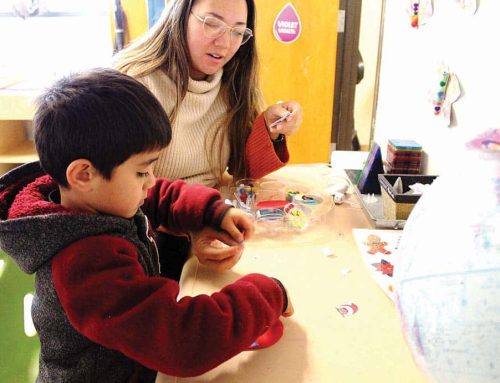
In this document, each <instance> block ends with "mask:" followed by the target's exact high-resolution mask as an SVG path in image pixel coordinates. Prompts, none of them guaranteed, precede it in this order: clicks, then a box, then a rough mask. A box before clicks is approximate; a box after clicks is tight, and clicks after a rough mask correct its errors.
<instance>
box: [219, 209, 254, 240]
mask: <svg viewBox="0 0 500 383" xmlns="http://www.w3.org/2000/svg"><path fill="white" fill-rule="evenodd" d="M220 227H221V229H223V230H225V231H226V232H227V233H228V234H229V235H230V236H231V238H232V239H233V240H235V241H236V242H238V243H240V244H242V243H243V241H245V240H247V239H249V238H251V236H252V235H253V232H254V222H253V218H252V217H250V216H249V215H248V214H247V213H245V212H244V211H242V210H240V209H236V208H231V209H228V210H227V212H226V215H225V216H224V218H223V219H222V222H221V224H220Z"/></svg>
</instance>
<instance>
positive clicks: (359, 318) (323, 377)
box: [156, 164, 425, 383]
mask: <svg viewBox="0 0 500 383" xmlns="http://www.w3.org/2000/svg"><path fill="white" fill-rule="evenodd" d="M332 174H333V173H332V171H331V169H330V168H329V167H328V166H327V165H326V164H310V165H288V166H287V167H285V168H283V169H280V170H279V171H277V172H275V173H273V174H271V175H270V176H268V177H266V178H270V179H278V180H280V181H290V182H293V183H296V182H306V183H307V184H308V185H310V186H314V187H315V188H317V189H318V190H319V188H323V187H325V186H326V185H328V183H329V182H331V180H332ZM333 176H338V175H337V174H333ZM356 198H357V197H356V196H355V195H354V194H352V195H350V196H349V199H348V201H347V202H348V203H344V204H342V205H336V206H335V207H334V208H333V209H332V210H330V211H329V212H327V213H326V214H325V215H324V216H323V217H321V218H320V219H319V220H318V223H317V224H316V225H313V226H312V227H310V228H309V229H307V231H305V232H303V233H298V234H297V233H295V234H294V233H290V234H288V235H282V236H281V237H280V238H273V237H266V236H265V235H260V236H259V237H257V238H254V239H252V240H250V241H248V242H247V243H246V245H245V246H246V248H245V252H244V254H243V256H242V258H241V260H240V262H239V263H238V264H237V265H236V266H235V267H234V268H233V269H232V270H230V271H227V272H224V273H217V272H213V271H211V270H209V269H207V268H206V267H204V266H203V265H201V264H199V263H198V260H197V258H196V257H191V258H190V259H189V260H188V262H187V264H186V266H185V268H184V270H183V274H182V277H181V282H180V283H181V292H180V294H181V296H186V295H197V294H201V293H211V292H214V291H217V290H220V289H221V288H222V287H223V286H225V285H227V284H229V283H231V282H232V281H234V280H236V279H237V278H238V277H240V276H242V275H244V274H248V273H250V272H259V273H263V274H266V275H269V276H274V277H276V278H278V279H280V280H281V281H282V282H283V283H284V285H285V286H286V287H287V289H288V293H289V295H290V299H291V300H292V302H293V305H294V308H295V314H294V315H293V316H292V317H290V318H283V319H282V321H283V323H284V325H285V333H284V335H283V338H282V339H281V340H280V341H279V342H278V343H277V344H275V345H274V346H272V347H270V348H268V349H262V350H258V351H246V352H243V353H240V354H239V355H237V356H235V357H234V358H232V359H231V360H229V361H227V362H225V363H223V364H222V365H220V366H218V367H217V368H215V369H213V370H211V371H209V372H207V373H205V374H203V375H201V376H198V377H193V378H176V377H171V376H167V375H164V374H161V373H160V374H158V377H157V380H156V382H157V383H174V382H175V383H187V382H189V383H201V382H204V383H208V382H212V383H213V382H217V383H304V382H311V383H334V382H341V383H349V382H353V383H363V382H368V383H372V382H374V383H376V382H383V383H389V382H395V383H396V382H397V383H400V382H405V383H413V382H425V378H424V375H423V374H422V373H421V372H420V370H419V369H418V367H417V366H416V365H415V363H414V361H413V358H412V356H411V353H410V350H409V349H408V347H407V346H406V343H405V341H404V338H403V334H402V332H401V327H400V323H399V319H398V317H397V313H396V310H395V307H394V305H393V303H392V301H391V300H390V299H389V298H388V297H387V296H386V295H385V294H384V293H383V291H382V289H381V288H380V287H379V286H378V285H377V284H376V282H375V281H374V280H373V279H372V278H371V277H370V275H369V272H368V270H367V267H366V266H365V264H364V263H363V260H362V257H361V255H360V254H359V252H358V250H357V247H356V244H355V242H354V240H353V237H352V234H351V230H352V228H371V223H370V221H368V219H367V218H366V215H365V214H364V213H363V211H362V210H361V209H360V206H359V204H358V203H357V202H356ZM349 202H354V203H349ZM325 248H327V249H330V250H331V251H332V252H333V256H326V255H325V253H324V250H325ZM345 270H350V272H349V273H345ZM343 271H344V272H343ZM351 302H353V303H355V304H356V305H357V306H358V307H359V311H358V312H357V313H356V314H354V315H352V316H345V317H344V316H342V315H341V314H340V313H339V312H338V311H337V309H336V307H338V306H339V305H342V304H345V303H351Z"/></svg>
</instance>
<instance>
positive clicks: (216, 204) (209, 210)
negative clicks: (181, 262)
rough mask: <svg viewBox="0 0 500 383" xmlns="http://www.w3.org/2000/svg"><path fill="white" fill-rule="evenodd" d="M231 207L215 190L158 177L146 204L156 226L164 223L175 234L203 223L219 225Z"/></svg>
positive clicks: (153, 224)
mask: <svg viewBox="0 0 500 383" xmlns="http://www.w3.org/2000/svg"><path fill="white" fill-rule="evenodd" d="M228 208H229V205H226V204H225V203H224V202H223V201H222V200H221V198H220V193H219V192H218V191H217V190H215V189H212V188H209V187H207V186H203V185H190V184H187V183H185V182H184V181H182V180H177V181H174V182H171V181H168V180H166V179H164V178H158V179H157V180H156V184H155V185H154V186H153V187H152V188H151V189H149V190H148V196H147V198H146V200H145V201H144V205H143V206H142V209H143V211H144V213H145V214H146V216H147V217H148V218H149V220H150V221H151V224H152V227H153V228H154V229H156V228H157V227H158V226H160V225H163V226H165V227H166V228H167V229H168V230H169V231H171V232H172V233H176V232H186V231H189V230H199V229H201V228H202V227H203V226H212V227H215V228H219V227H220V223H221V221H222V218H223V217H224V215H225V213H226V211H227V209H228Z"/></svg>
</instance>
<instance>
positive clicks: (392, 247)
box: [352, 229, 403, 300]
mask: <svg viewBox="0 0 500 383" xmlns="http://www.w3.org/2000/svg"><path fill="white" fill-rule="evenodd" d="M352 233H353V236H354V239H355V241H356V244H357V246H358V249H359V251H360V253H361V255H362V256H363V260H364V263H365V265H366V266H367V268H368V271H369V272H370V275H371V276H372V277H373V279H374V280H375V282H377V284H378V285H379V286H380V287H381V288H382V290H383V291H384V293H385V294H386V295H387V296H388V297H389V298H391V299H392V300H394V291H393V290H394V288H393V278H392V276H393V274H394V267H396V266H397V250H398V247H399V241H400V240H401V236H402V235H403V232H402V231H401V230H372V229H353V230H352ZM375 238H377V243H378V246H379V247H380V245H382V244H384V245H383V246H382V247H381V249H383V250H384V251H385V253H384V252H379V251H376V252H373V251H371V250H372V245H371V244H372V242H373V240H374V239H375ZM368 239H371V241H370V240H368Z"/></svg>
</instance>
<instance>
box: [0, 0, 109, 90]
mask: <svg viewBox="0 0 500 383" xmlns="http://www.w3.org/2000/svg"><path fill="white" fill-rule="evenodd" d="M110 10H111V4H110V3H109V2H108V1H103V0H7V1H5V0H2V1H0V36H2V38H1V39H0V53H1V55H0V87H1V86H2V82H1V80H2V79H4V82H5V81H6V80H5V79H10V83H16V82H17V83H18V84H17V87H21V88H34V89H38V88H40V87H43V86H44V85H46V84H47V83H49V82H51V81H53V80H54V79H56V78H59V77H61V76H63V75H64V74H67V73H69V72H72V71H76V70H80V69H83V68H90V67H95V66H107V65H109V61H110V58H111V56H112V54H113V46H112V38H111V33H112V31H111V25H110V21H111V19H110V14H109V12H110Z"/></svg>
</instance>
